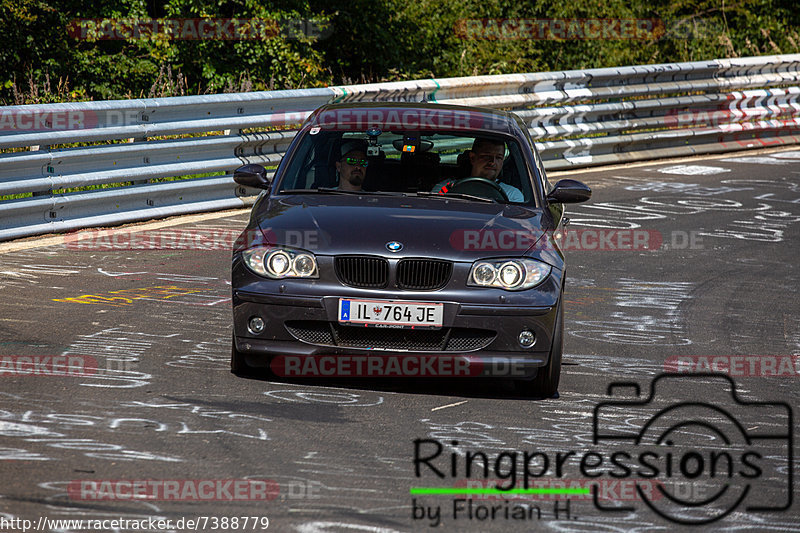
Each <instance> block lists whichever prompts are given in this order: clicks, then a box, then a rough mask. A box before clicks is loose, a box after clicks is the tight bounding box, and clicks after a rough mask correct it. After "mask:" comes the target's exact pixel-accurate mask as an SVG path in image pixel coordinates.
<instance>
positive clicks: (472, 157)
mask: <svg viewBox="0 0 800 533" xmlns="http://www.w3.org/2000/svg"><path fill="white" fill-rule="evenodd" d="M505 153H506V145H505V143H503V141H496V140H494V139H482V138H480V137H478V138H476V139H475V141H474V142H473V143H472V150H470V151H469V162H470V166H471V170H470V174H469V175H470V177H478V178H484V179H487V180H491V181H494V182H495V183H497V185H499V186H500V188H501V189H503V191H504V192H505V193H506V196H508V200H509V201H510V202H523V201H525V197H524V196H523V195H522V192H521V191H520V190H519V189H517V188H516V187H513V186H511V185H509V184H508V183H504V182H502V181H498V179H499V177H500V172H501V171H502V170H503V160H504V157H505ZM457 182H458V180H455V181H454V180H445V181H442V182H440V183H437V184H436V185H435V186H434V187H433V191H434V192H438V193H439V194H444V193H446V192H447V190H448V189H449V188H450V187H451V186H452V185H454V184H455V183H457Z"/></svg>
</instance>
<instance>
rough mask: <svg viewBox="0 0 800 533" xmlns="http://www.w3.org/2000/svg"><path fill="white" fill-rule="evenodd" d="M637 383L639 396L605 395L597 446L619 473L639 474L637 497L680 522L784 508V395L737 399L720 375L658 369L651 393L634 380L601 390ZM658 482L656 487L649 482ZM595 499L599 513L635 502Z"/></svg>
mask: <svg viewBox="0 0 800 533" xmlns="http://www.w3.org/2000/svg"><path fill="white" fill-rule="evenodd" d="M624 388H633V391H634V394H635V396H636V398H635V399H611V400H608V401H601V402H600V403H599V404H598V405H597V406H596V407H595V409H594V416H593V438H594V444H595V445H600V446H608V447H609V448H611V449H607V450H605V452H606V453H607V454H609V455H610V457H611V463H612V464H613V465H615V467H616V468H615V470H614V471H611V472H609V475H610V476H612V477H614V478H617V479H620V478H628V479H633V480H635V483H636V490H637V493H638V499H639V500H641V501H642V502H643V503H644V505H645V506H646V507H647V508H649V509H650V510H652V511H653V512H654V513H656V514H657V515H659V516H660V517H662V518H664V519H666V520H668V521H670V522H673V523H677V524H683V525H704V524H709V523H712V522H715V521H717V520H720V519H722V518H724V517H725V516H728V515H730V514H731V513H733V512H734V511H736V510H737V509H738V510H739V511H744V512H747V513H769V512H781V511H785V510H787V509H788V508H789V507H790V506H791V504H792V497H793V469H794V463H793V457H792V446H793V442H794V425H793V418H792V409H791V407H790V406H789V404H787V403H785V402H754V401H745V400H743V399H741V398H740V396H739V394H737V391H736V384H735V383H734V381H733V379H731V378H730V377H729V376H727V375H724V374H661V375H658V376H656V377H655V378H654V379H653V381H652V382H651V384H650V391H649V394H648V395H647V397H644V398H643V397H642V394H641V390H640V388H639V385H638V384H636V383H629V382H616V383H612V384H610V385H609V387H608V390H607V395H609V396H612V397H614V396H617V397H618V393H619V392H620V391H621V390H622V389H624ZM654 482H655V487H656V488H655V490H653V483H654ZM593 501H594V505H595V507H596V508H597V509H599V510H600V511H604V512H631V511H635V510H636V508H635V507H633V506H631V505H622V504H619V502H611V501H603V500H601V499H600V498H599V497H598V491H597V487H595V488H594V489H593Z"/></svg>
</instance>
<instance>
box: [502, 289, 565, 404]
mask: <svg viewBox="0 0 800 533" xmlns="http://www.w3.org/2000/svg"><path fill="white" fill-rule="evenodd" d="M562 299H563V292H562V297H561V299H559V301H558V310H557V311H556V324H555V327H554V328H553V343H552V344H551V345H550V358H549V359H548V361H547V364H546V365H544V366H542V367H539V372H538V373H537V374H536V377H535V378H533V379H532V380H518V381H515V382H514V385H515V387H516V390H517V392H521V393H524V394H530V395H533V396H535V397H537V398H552V397H553V396H555V395H556V394H557V393H558V382H559V380H560V378H561V356H562V354H563V353H564V305H563V302H562V301H561V300H562Z"/></svg>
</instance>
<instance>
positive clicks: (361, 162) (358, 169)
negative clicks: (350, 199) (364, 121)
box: [336, 141, 368, 191]
mask: <svg viewBox="0 0 800 533" xmlns="http://www.w3.org/2000/svg"><path fill="white" fill-rule="evenodd" d="M339 153H340V154H341V158H340V159H339V160H338V161H337V162H336V176H337V178H338V179H339V186H338V187H337V188H338V189H341V190H343V191H360V190H361V186H362V185H363V184H364V177H365V176H366V173H367V164H368V161H367V144H366V143H365V142H363V141H349V142H346V143H344V144H343V145H342V147H341V149H340V152H339Z"/></svg>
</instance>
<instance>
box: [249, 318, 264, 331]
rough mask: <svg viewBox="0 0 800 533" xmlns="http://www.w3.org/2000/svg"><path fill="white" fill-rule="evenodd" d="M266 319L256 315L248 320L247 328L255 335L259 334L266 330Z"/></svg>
mask: <svg viewBox="0 0 800 533" xmlns="http://www.w3.org/2000/svg"><path fill="white" fill-rule="evenodd" d="M265 325H266V324H264V319H263V318H261V317H260V316H254V317H252V318H250V320H248V321H247V329H248V330H250V333H252V334H253V335H258V334H259V333H261V332H262V331H264V326H265Z"/></svg>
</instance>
